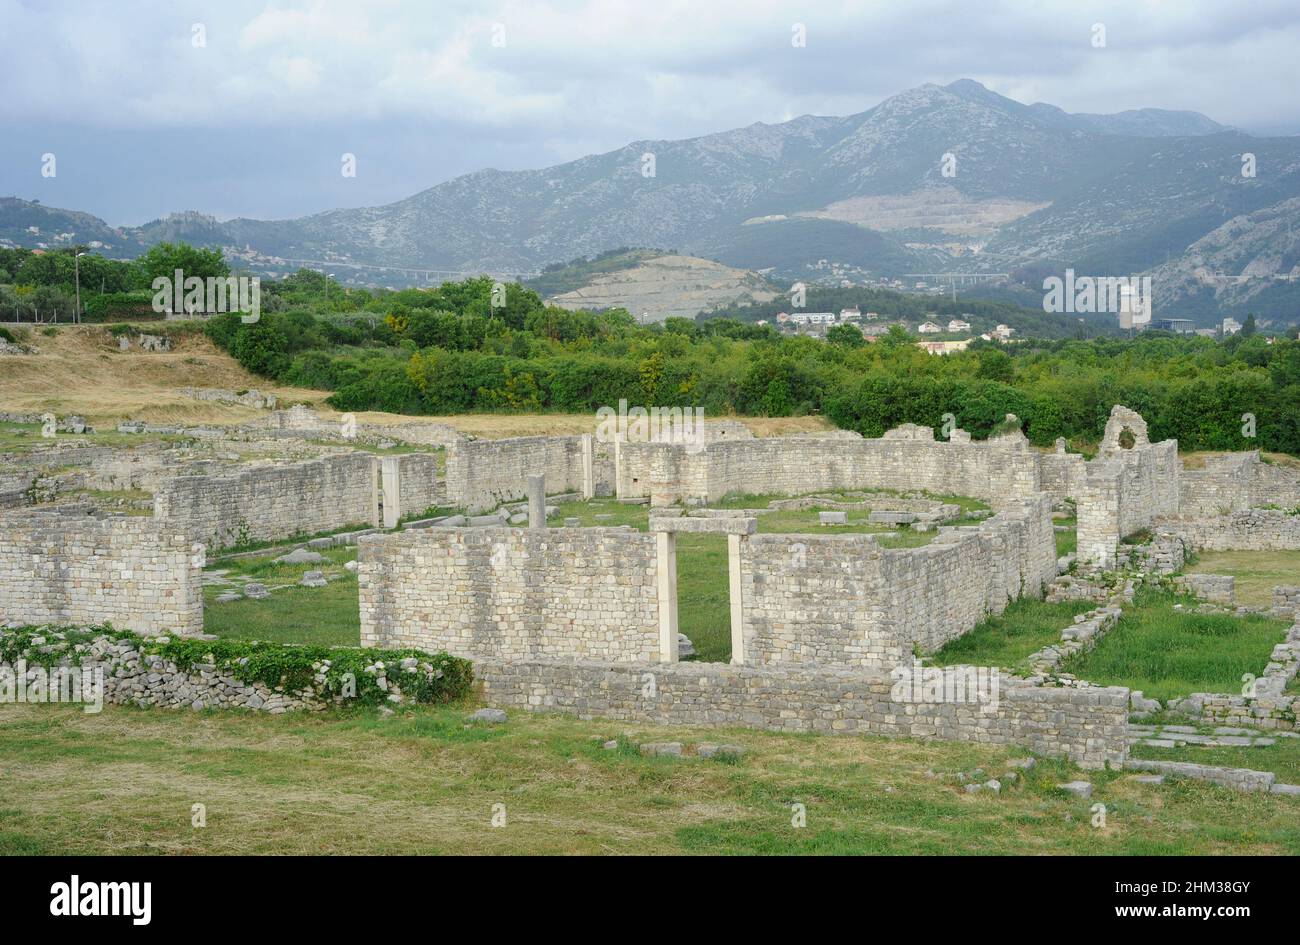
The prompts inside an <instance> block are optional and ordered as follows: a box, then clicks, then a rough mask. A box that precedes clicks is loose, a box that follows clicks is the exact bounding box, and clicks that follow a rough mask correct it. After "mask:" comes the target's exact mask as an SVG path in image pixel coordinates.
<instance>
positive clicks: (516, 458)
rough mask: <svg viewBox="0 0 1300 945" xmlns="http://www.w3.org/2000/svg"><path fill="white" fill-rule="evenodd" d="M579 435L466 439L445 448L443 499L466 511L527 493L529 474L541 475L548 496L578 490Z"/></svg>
mask: <svg viewBox="0 0 1300 945" xmlns="http://www.w3.org/2000/svg"><path fill="white" fill-rule="evenodd" d="M582 444H583V438H582V437H580V436H520V437H511V438H509V439H504V440H465V441H461V442H457V443H452V444H450V445H449V446H448V447H447V469H446V482H447V485H446V491H447V503H448V504H449V505H454V506H458V507H463V508H466V509H468V510H469V511H471V512H478V511H486V510H489V509H494V508H496V507H497V506H498V505H500V504H501V503H502V502H511V501H514V500H517V499H522V498H525V497H526V496H527V495H528V477H529V476H530V475H535V474H537V473H543V474H545V476H546V491H547V493H548V494H549V495H555V494H557V493H561V492H577V491H580V490H581V489H582V483H583V460H582V450H583V445H582Z"/></svg>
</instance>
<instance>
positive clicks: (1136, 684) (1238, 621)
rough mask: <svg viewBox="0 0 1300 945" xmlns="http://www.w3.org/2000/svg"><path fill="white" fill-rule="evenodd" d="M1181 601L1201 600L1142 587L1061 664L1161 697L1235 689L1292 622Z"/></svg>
mask: <svg viewBox="0 0 1300 945" xmlns="http://www.w3.org/2000/svg"><path fill="white" fill-rule="evenodd" d="M1175 603H1183V604H1185V605H1188V606H1194V605H1195V600H1194V599H1193V598H1190V597H1179V596H1175V595H1173V594H1168V593H1161V592H1156V591H1144V592H1140V593H1139V594H1138V597H1137V599H1136V600H1135V601H1134V603H1133V605H1131V606H1130V607H1126V608H1125V610H1124V616H1123V617H1122V618H1120V622H1119V623H1118V624H1117V625H1116V626H1115V628H1114V629H1113V630H1111V631H1110V632H1109V633H1108V634H1107V635H1106V636H1105V637H1103V638H1102V639H1101V641H1100V642H1099V643H1098V644H1097V646H1096V647H1095V648H1094V649H1092V650H1091V651H1089V652H1086V653H1082V654H1080V655H1078V656H1076V657H1074V658H1072V659H1069V660H1067V661H1066V662H1065V664H1064V665H1063V666H1062V669H1063V670H1064V671H1065V672H1068V673H1074V674H1075V675H1077V676H1079V677H1081V678H1083V679H1087V680H1089V681H1091V682H1094V683H1098V684H1100V685H1105V686H1128V687H1129V688H1131V689H1141V690H1142V691H1143V692H1144V693H1146V695H1147V696H1148V697H1150V698H1154V699H1160V700H1162V701H1163V700H1166V699H1170V698H1174V697H1178V696H1186V695H1188V694H1189V693H1193V692H1237V691H1238V690H1240V689H1241V677H1242V674H1244V673H1253V674H1254V675H1256V676H1258V675H1259V674H1260V673H1262V672H1263V670H1264V667H1265V665H1267V663H1268V657H1269V654H1270V653H1271V652H1272V651H1273V647H1274V646H1275V645H1276V644H1278V643H1280V642H1282V639H1283V636H1284V633H1285V630H1286V626H1287V624H1285V623H1284V622H1283V621H1281V620H1273V619H1270V618H1267V617H1261V616H1258V615H1250V616H1247V617H1235V616H1230V615H1227V614H1196V613H1191V612H1188V611H1181V612H1180V611H1176V610H1174V609H1173V608H1174V604H1175Z"/></svg>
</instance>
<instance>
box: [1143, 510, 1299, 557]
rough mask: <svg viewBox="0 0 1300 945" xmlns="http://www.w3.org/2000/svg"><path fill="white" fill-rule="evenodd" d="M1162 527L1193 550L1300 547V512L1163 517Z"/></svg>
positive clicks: (1255, 549)
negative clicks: (1299, 513) (1297, 513)
mask: <svg viewBox="0 0 1300 945" xmlns="http://www.w3.org/2000/svg"><path fill="white" fill-rule="evenodd" d="M1161 527H1163V528H1166V529H1168V530H1169V531H1171V532H1173V533H1175V534H1177V535H1178V536H1179V537H1181V538H1182V539H1183V540H1184V541H1186V542H1187V543H1188V544H1189V545H1191V546H1192V549H1193V550H1195V551H1295V550H1300V515H1294V514H1291V513H1290V512H1286V511H1283V510H1281V509H1247V510H1246V511H1244V512H1233V513H1232V514H1231V515H1215V516H1212V517H1208V518H1179V519H1166V520H1165V521H1163V522H1162V523H1161Z"/></svg>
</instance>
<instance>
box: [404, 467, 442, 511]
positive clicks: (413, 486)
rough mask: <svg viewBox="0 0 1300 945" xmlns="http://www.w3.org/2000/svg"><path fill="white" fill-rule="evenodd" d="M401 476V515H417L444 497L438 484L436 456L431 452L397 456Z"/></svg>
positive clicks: (439, 503) (438, 503)
mask: <svg viewBox="0 0 1300 945" xmlns="http://www.w3.org/2000/svg"><path fill="white" fill-rule="evenodd" d="M397 468H398V475H399V476H400V477H401V505H400V508H401V515H402V517H403V518H405V517H407V516H409V515H418V514H419V513H421V512H423V511H424V510H425V509H428V508H430V507H432V506H434V505H441V504H442V503H443V502H444V501H445V499H444V496H443V494H442V490H441V488H440V487H439V484H438V457H437V456H434V455H433V454H432V453H403V454H399V455H398V457H397Z"/></svg>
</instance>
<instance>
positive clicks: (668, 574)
mask: <svg viewBox="0 0 1300 945" xmlns="http://www.w3.org/2000/svg"><path fill="white" fill-rule="evenodd" d="M655 550H656V552H657V555H656V556H657V558H658V567H657V568H656V574H657V581H656V582H655V583H656V589H657V591H658V597H659V662H661V663H676V662H677V535H676V534H675V533H674V532H657V533H656V534H655Z"/></svg>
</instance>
